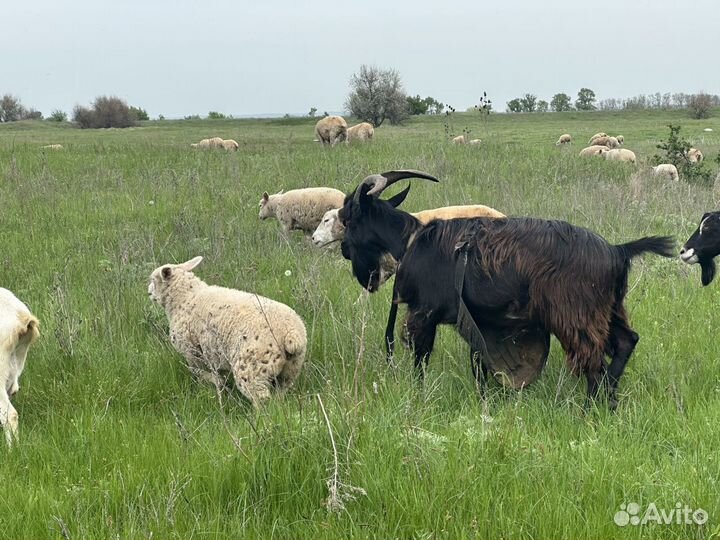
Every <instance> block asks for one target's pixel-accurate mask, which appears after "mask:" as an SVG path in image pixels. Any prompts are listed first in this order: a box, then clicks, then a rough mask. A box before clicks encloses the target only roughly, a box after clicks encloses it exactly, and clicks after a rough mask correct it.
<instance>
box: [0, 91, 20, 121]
mask: <svg viewBox="0 0 720 540" xmlns="http://www.w3.org/2000/svg"><path fill="white" fill-rule="evenodd" d="M25 112H26V111H25V107H23V105H22V103H20V99H19V98H17V97H15V96H13V95H11V94H5V95H4V96H3V97H2V98H1V99H0V122H15V121H17V120H22V118H23V116H24V115H25Z"/></svg>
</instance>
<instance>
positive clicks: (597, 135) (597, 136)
mask: <svg viewBox="0 0 720 540" xmlns="http://www.w3.org/2000/svg"><path fill="white" fill-rule="evenodd" d="M600 137H607V133H605V132H604V131H601V132H600V133H596V134H595V135H593V136H592V137H590V140H589V141H588V145H590V146H592V141H593V139H599V138H600Z"/></svg>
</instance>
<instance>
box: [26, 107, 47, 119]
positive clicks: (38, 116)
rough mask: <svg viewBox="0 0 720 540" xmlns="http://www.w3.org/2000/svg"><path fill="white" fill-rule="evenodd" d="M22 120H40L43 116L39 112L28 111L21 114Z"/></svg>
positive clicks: (34, 110)
mask: <svg viewBox="0 0 720 540" xmlns="http://www.w3.org/2000/svg"><path fill="white" fill-rule="evenodd" d="M22 119H23V120H42V119H43V115H42V113H41V112H40V111H38V110H36V109H28V110H26V111H25V112H23V115H22Z"/></svg>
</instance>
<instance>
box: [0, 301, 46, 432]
mask: <svg viewBox="0 0 720 540" xmlns="http://www.w3.org/2000/svg"><path fill="white" fill-rule="evenodd" d="M39 324H40V323H39V321H38V320H37V318H36V317H35V316H34V315H33V314H32V313H30V310H29V309H28V307H27V306H26V305H25V304H23V303H22V302H21V301H20V300H18V298H17V297H16V296H15V295H14V294H13V293H11V292H10V291H8V290H7V289H3V288H2V287H0V423H1V424H2V426H3V429H4V430H5V440H6V441H7V443H8V446H10V445H12V443H13V440H14V439H16V438H17V436H18V413H17V411H16V410H15V407H13V406H12V403H10V397H11V396H14V395H15V394H16V393H17V391H18V390H19V389H20V384H19V380H20V375H21V374H22V372H23V369H24V368H25V359H26V358H27V352H28V348H29V347H30V345H31V344H32V342H33V341H35V339H37V337H38V336H39V335H40V331H39V329H38V326H39Z"/></svg>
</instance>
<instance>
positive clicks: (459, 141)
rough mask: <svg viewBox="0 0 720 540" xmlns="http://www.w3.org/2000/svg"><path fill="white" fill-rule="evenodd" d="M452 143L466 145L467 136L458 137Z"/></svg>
mask: <svg viewBox="0 0 720 540" xmlns="http://www.w3.org/2000/svg"><path fill="white" fill-rule="evenodd" d="M452 142H453V143H454V144H465V143H466V142H467V135H466V134H465V133H463V134H462V135H458V136H457V137H453V138H452Z"/></svg>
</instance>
